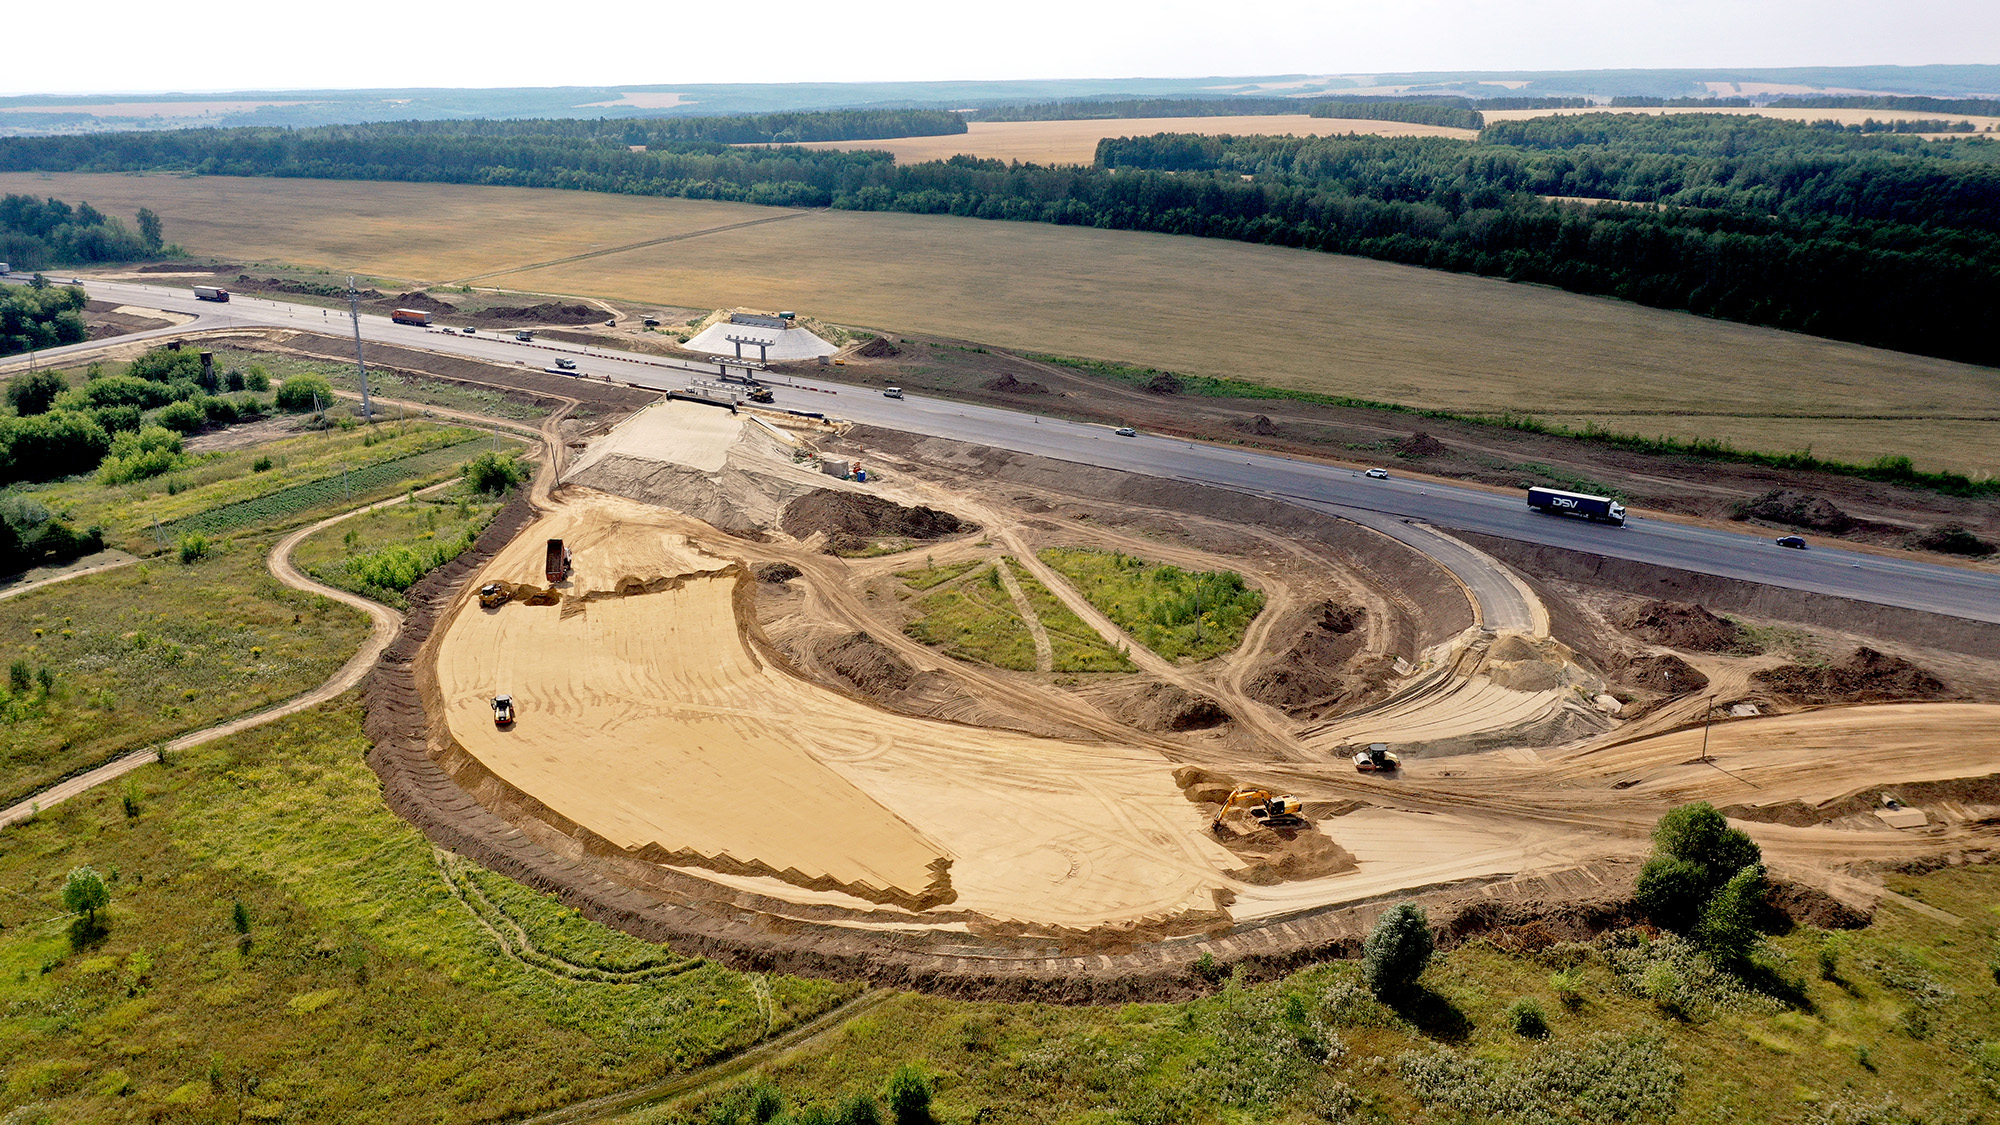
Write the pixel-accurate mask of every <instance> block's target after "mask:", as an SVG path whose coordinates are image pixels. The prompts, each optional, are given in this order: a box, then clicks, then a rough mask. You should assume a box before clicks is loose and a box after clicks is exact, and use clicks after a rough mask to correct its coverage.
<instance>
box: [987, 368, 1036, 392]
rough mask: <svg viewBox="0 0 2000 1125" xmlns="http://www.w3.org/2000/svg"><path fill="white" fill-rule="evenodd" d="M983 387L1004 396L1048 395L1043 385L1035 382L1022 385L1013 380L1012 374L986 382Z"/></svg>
mask: <svg viewBox="0 0 2000 1125" xmlns="http://www.w3.org/2000/svg"><path fill="white" fill-rule="evenodd" d="M985 387H986V389H987V390H989V391H999V392H1000V393H1001V394H1005V395H1045V394H1048V393H1049V388H1048V387H1047V386H1045V385H1044V384H1041V383H1035V382H1028V383H1023V382H1022V381H1021V380H1019V379H1016V378H1014V375H1013V373H1012V372H1008V373H1006V374H1003V375H1001V376H1000V377H999V378H998V379H989V380H987V381H986V383H985Z"/></svg>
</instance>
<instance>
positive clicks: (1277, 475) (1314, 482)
mask: <svg viewBox="0 0 2000 1125" xmlns="http://www.w3.org/2000/svg"><path fill="white" fill-rule="evenodd" d="M58 279H63V278H61V275H58ZM7 280H9V281H10V282H15V283H18V282H19V281H20V280H21V279H20V278H19V277H18V276H16V277H13V278H9V279H7ZM84 288H85V289H86V290H87V291H88V292H89V293H90V295H91V297H92V298H93V299H96V300H104V301H116V302H118V303H121V304H129V305H134V306H139V307H144V308H152V309H163V310H167V311H171V312H180V313H187V314H190V315H193V316H195V317H197V318H198V319H197V321H196V322H195V323H193V324H189V325H183V326H180V327H177V328H169V329H159V330H156V331H154V332H149V333H140V334H137V335H136V336H134V337H128V339H137V338H144V337H147V336H156V335H171V334H174V333H178V332H186V331H193V330H199V329H213V328H229V327H267V326H275V327H285V328H298V329H305V330H314V331H322V332H326V333H328V334H331V335H336V336H349V335H351V333H352V331H353V328H352V325H351V323H350V322H349V320H348V318H347V317H346V315H344V314H342V313H339V312H327V311H326V310H322V309H318V308H313V307H309V306H304V305H294V304H288V303H285V302H281V301H268V300H259V299H255V298H245V297H240V296H239V297H233V298H232V300H231V301H230V302H229V303H227V304H217V303H212V302H204V301H196V300H195V299H194V294H193V291H192V290H190V289H186V288H180V287H172V288H170V287H166V286H159V285H142V284H136V283H128V282H98V281H92V282H88V283H86V284H85V286H84ZM361 334H362V338H363V339H365V340H369V341H376V342H381V343H385V344H400V345H403V346H406V347H412V348H422V349H427V350H430V351H436V352H443V353H447V354H452V355H460V356H467V357H472V358H477V359H483V360H487V361H489V362H495V363H501V364H506V365H509V366H514V365H521V366H529V367H534V368H537V369H541V368H546V367H551V366H553V363H554V361H555V360H556V359H557V358H567V359H573V360H575V361H576V363H577V368H578V369H577V371H576V372H575V373H574V374H576V375H578V376H579V377H583V378H605V377H609V378H610V379H613V380H615V381H618V382H623V383H632V384H636V385H639V386H645V387H654V388H658V389H662V390H667V389H678V388H685V387H686V386H687V385H688V381H689V379H690V378H691V377H693V378H698V377H703V376H706V377H708V378H711V379H712V378H713V377H714V375H715V374H716V373H717V372H716V368H715V366H714V365H713V364H704V363H696V362H688V363H680V362H676V361H672V360H665V359H655V358H651V357H637V356H633V355H631V354H630V353H620V352H615V351H610V350H605V349H597V348H591V347H587V346H584V345H576V344H567V343H555V342H547V343H545V342H542V341H539V340H538V341H536V342H535V343H534V344H533V345H526V344H521V343H517V342H516V341H515V340H514V339H513V334H512V333H511V332H509V333H497V332H492V331H486V330H482V331H480V332H479V333H477V334H475V335H472V336H465V335H461V334H458V333H452V332H445V331H442V330H439V329H425V328H418V327H413V326H408V325H399V324H395V323H393V322H392V321H390V320H389V319H388V318H387V317H381V316H373V315H364V316H362V318H361ZM102 346H103V342H102V341H95V342H92V343H89V344H81V345H74V346H72V347H68V348H57V349H51V350H50V351H47V352H43V353H41V354H40V356H38V357H37V360H36V362H38V363H43V364H55V363H60V362H62V360H63V357H64V355H66V354H70V353H75V352H81V351H87V350H91V349H94V348H98V347H102ZM18 358H19V357H15V358H14V359H13V360H10V361H9V362H10V363H13V362H18ZM0 366H4V365H0ZM773 389H774V392H775V394H776V399H777V401H776V402H775V403H774V405H775V406H776V407H778V408H780V409H791V410H804V411H819V412H824V413H826V414H829V415H832V416H836V417H840V418H846V419H851V420H853V421H855V422H862V423H866V424H869V425H875V426H883V427H886V428H889V429H895V430H902V431H905V432H911V433H919V434H925V435H929V436H934V437H942V438H951V439H953V440H957V441H967V442H976V443H979V444H982V445H991V446H996V447H999V448H1003V449H1011V450H1014V451H1017V452H1021V453H1029V454H1035V455H1038V456H1043V457H1051V458H1056V459H1059V460H1064V461H1073V462H1078V463H1082V464H1087V465H1096V466H1100V467H1103V468H1110V469H1123V470H1127V471H1130V472H1135V473H1144V474H1147V475H1151V476H1159V477H1168V478H1171V479H1175V480H1183V481H1191V482H1195V483H1200V484H1208V485H1215V486H1218V487H1222V488H1229V489H1234V490H1237V491H1242V492H1249V493H1254V494H1257V495H1261V496H1268V497H1273V498H1277V499H1283V500H1288V501H1292V502H1296V503H1299V504H1302V505H1305V506H1308V507H1311V508H1315V509H1318V510H1321V511H1327V512H1331V513H1334V514H1338V515H1343V516H1348V517H1351V518H1354V519H1356V520H1358V521H1359V522H1361V523H1363V524H1366V525H1369V526H1374V527H1377V528H1378V529H1384V530H1387V529H1389V528H1391V527H1392V526H1393V525H1394V524H1396V523H1398V522H1401V521H1417V522H1421V523H1424V524H1431V525H1434V526H1437V527H1440V528H1447V529H1457V530H1462V531H1472V532H1480V533H1484V534H1487V535H1493V536H1497V537H1500V538H1505V539H1514V540H1522V541H1526V542H1531V543H1542V544H1547V545H1550V546H1555V547H1566V548H1570V549H1573V550H1579V551H1590V552H1594V553H1596V554H1600V555H1607V556H1610V557H1613V558H1620V559H1631V560H1636V561H1639V562H1646V563H1653V564H1656V565H1660V566H1669V567H1678V568H1680V569H1682V570H1689V571H1694V572H1696V573H1701V574H1712V575H1717V576H1720V577H1724V578H1737V579H1744V580H1747V581H1751V582H1761V583H1765V584H1768V585H1772V586H1779V587H1784V588H1788V589H1795V590H1808V591H1812V592H1815V593H1822V594H1833V595H1837V596H1840V597H1845V598H1852V599H1855V600H1857V601H1862V602H1871V603H1876V604H1880V605H1889V606H1901V607H1904V608H1908V609H1919V610H1927V611H1930V612H1933V613H1942V614H1948V615H1951V616H1955V617H1963V618H1969V619H1972V620H1977V621H1988V622H1996V623H2000V573H1995V572H1993V571H1990V570H1974V569H1968V568H1964V567H1956V566H1943V565H1938V564H1934V563H1928V562H1923V561H1920V560H1918V559H1915V558H1901V557H1886V556H1882V555H1873V554H1863V553H1859V552H1854V551H1845V550H1840V549H1837V548H1828V547H1819V546H1815V547H1813V548H1812V549H1810V550H1804V551H1800V550H1790V549H1786V548H1783V547H1778V546H1776V545H1775V544H1774V543H1773V542H1772V539H1771V538H1770V537H1768V536H1765V535H1750V534H1742V533H1738V532H1733V531H1724V530H1719V529H1715V528H1710V527H1702V526H1696V525H1692V524H1684V523H1677V522H1674V521H1671V520H1664V519H1648V518H1645V517H1636V516H1635V517H1633V518H1631V519H1630V520H1628V522H1627V523H1626V525H1625V526H1624V527H1622V528H1620V527H1614V526H1610V525H1606V524H1594V523H1587V522H1584V521H1581V520H1576V519H1571V518H1567V517H1562V516H1548V515H1543V514H1541V513H1539V512H1536V511H1534V510H1532V509H1530V508H1529V507H1528V506H1527V501H1526V498H1525V496H1520V497H1515V496H1508V495H1503V494H1498V493H1493V492H1488V491H1485V490H1482V489H1474V488H1462V487H1456V486H1452V485H1446V484H1439V483H1435V482H1431V481H1418V480H1402V479H1397V478H1395V477H1391V478H1390V479H1388V480H1373V479H1369V478H1367V477H1364V476H1363V475H1362V474H1361V473H1360V472H1359V471H1358V470H1353V469H1346V468H1341V467H1338V466H1332V465H1325V464H1321V463H1318V462H1313V461H1306V460H1300V459H1296V458H1290V457H1284V456H1280V455H1277V454H1271V453H1259V452H1254V451H1250V450H1243V449H1235V448H1231V447H1228V446H1219V445H1207V444H1202V443H1199V442H1187V441H1180V440H1175V439H1171V438H1166V437H1159V436H1154V435H1148V434H1140V435H1138V436H1136V437H1120V436H1117V435H1116V434H1115V433H1114V432H1113V431H1112V430H1111V428H1109V427H1106V426H1099V425H1092V424H1086V423H1077V422H1065V421H1061V420H1058V419H1053V418H1043V417H1040V416H1038V415H1033V414H1027V413H1023V412H1020V411H1014V410H1003V409H999V408H995V407H987V406H976V405H971V404H966V403H957V402H950V401H947V400H943V399H929V398H924V397H922V396H917V395H911V396H908V397H906V398H902V399H889V398H885V397H883V396H882V395H880V394H877V393H874V392H871V391H868V390H866V389H863V388H856V387H852V386H845V385H842V384H838V383H832V382H820V381H816V380H810V379H790V378H784V377H781V378H778V379H777V380H775V382H774V387H773ZM1399 538H1401V536H1399Z"/></svg>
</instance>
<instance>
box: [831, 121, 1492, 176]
mask: <svg viewBox="0 0 2000 1125" xmlns="http://www.w3.org/2000/svg"><path fill="white" fill-rule="evenodd" d="M1154 133H1200V134H1203V135H1205V136H1219V135H1221V134H1224V133H1232V134H1235V135H1237V136H1243V135H1246V134H1257V135H1264V136H1280V137H1281V136H1294V137H1326V136H1333V135H1335V134H1340V133H1365V134H1373V135H1375V136H1380V137H1457V138H1459V139H1460V140H1467V141H1469V140H1471V139H1472V138H1474V137H1476V136H1478V133H1477V132H1475V131H1474V130H1471V129H1451V128H1446V127H1445V126H1442V125H1412V124H1410V123H1408V122H1404V121H1367V120H1361V119H1358V118H1346V117H1308V116H1307V115H1305V114H1303V113H1292V114H1272V115H1268V116H1249V117H1125V118H1109V119H1097V120H1089V121H973V122H969V123H967V125H966V131H965V132H963V133H959V134H956V135H952V136H943V137H895V138H891V139H888V140H879V141H810V142H808V143H806V144H804V145H801V146H800V147H801V148H819V149H846V150H849V151H859V150H862V149H872V150H875V151H878V152H890V153H894V154H895V156H896V160H897V161H898V162H900V163H903V164H918V163H922V162H924V161H927V160H948V159H950V158H951V157H953V156H957V155H959V154H960V153H964V154H966V155H969V156H977V157H979V158H981V159H983V160H1007V161H1015V160H1018V161H1023V162H1025V163H1029V164H1088V163H1090V162H1091V161H1092V160H1094V159H1095V158H1096V156H1097V142H1098V141H1100V140H1102V139H1104V138H1105V137H1149V136H1152V135H1153V134H1154Z"/></svg>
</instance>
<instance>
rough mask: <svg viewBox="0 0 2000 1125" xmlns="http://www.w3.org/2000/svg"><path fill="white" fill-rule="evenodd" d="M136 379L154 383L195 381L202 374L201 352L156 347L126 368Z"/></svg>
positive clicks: (126, 371)
mask: <svg viewBox="0 0 2000 1125" xmlns="http://www.w3.org/2000/svg"><path fill="white" fill-rule="evenodd" d="M125 373H126V374H127V375H130V376H131V377H132V378H134V379H145V380H147V381H149V382H154V383H172V382H176V381H186V382H193V381H194V379H195V377H196V376H198V375H200V374H201V353H200V352H196V351H191V350H184V349H175V348H154V349H153V350H152V351H149V352H147V353H146V354H144V355H142V356H140V357H139V358H138V359H135V360H133V361H132V362H131V364H130V365H129V366H127V367H126V368H125Z"/></svg>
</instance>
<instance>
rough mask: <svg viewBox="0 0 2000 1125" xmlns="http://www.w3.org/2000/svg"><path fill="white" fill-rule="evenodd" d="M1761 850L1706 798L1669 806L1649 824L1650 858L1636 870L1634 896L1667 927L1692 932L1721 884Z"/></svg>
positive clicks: (1754, 861) (1758, 859)
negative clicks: (1650, 829) (1635, 893)
mask: <svg viewBox="0 0 2000 1125" xmlns="http://www.w3.org/2000/svg"><path fill="white" fill-rule="evenodd" d="M1763 858H1764V854H1763V851H1762V850H1761V849H1759V848H1758V847H1757V844H1756V842H1755V841H1754V840H1752V839H1750V837H1749V836H1746V835H1744V833H1743V832H1742V831H1741V830H1740V829H1736V828H1731V827H1729V822H1728V821H1727V820H1725V819H1723V816H1722V814H1721V813H1719V812H1717V811H1715V806H1713V805H1711V804H1709V803H1708V802H1706V801H1697V802H1695V803H1694V804H1689V805H1682V806H1680V807H1679V808H1676V809H1672V810H1670V811H1669V812H1668V813H1667V814H1666V815H1665V816H1663V817H1661V818H1660V822H1659V824H1657V825H1655V826H1654V828H1653V857H1652V858H1651V859H1649V860H1647V861H1646V866H1645V868H1644V869H1643V870H1641V871H1640V873H1639V885H1638V891H1637V896H1636V897H1637V900H1638V903H1639V906H1640V907H1641V908H1642V909H1644V910H1645V911H1646V913H1647V916H1648V917H1650V918H1652V919H1653V921H1654V922H1655V923H1657V924H1659V925H1661V926H1664V927H1666V928H1667V929H1670V930H1674V931H1677V932H1680V933H1691V932H1692V931H1693V930H1694V929H1695V928H1696V927H1697V926H1698V925H1699V924H1700V922H1701V920H1702V918H1703V917H1704V916H1705V914H1706V912H1707V909H1708V904H1709V901H1710V900H1711V899H1713V898H1714V897H1715V896H1716V895H1717V893H1719V892H1720V891H1721V890H1722V889H1723V886H1724V885H1725V884H1727V883H1729V882H1731V881H1732V880H1733V879H1735V878H1736V877H1737V875H1738V873H1739V872H1741V871H1742V870H1743V869H1744V868H1746V867H1753V866H1757V865H1760V864H1761V863H1762V862H1763Z"/></svg>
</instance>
